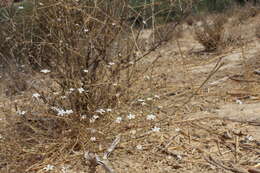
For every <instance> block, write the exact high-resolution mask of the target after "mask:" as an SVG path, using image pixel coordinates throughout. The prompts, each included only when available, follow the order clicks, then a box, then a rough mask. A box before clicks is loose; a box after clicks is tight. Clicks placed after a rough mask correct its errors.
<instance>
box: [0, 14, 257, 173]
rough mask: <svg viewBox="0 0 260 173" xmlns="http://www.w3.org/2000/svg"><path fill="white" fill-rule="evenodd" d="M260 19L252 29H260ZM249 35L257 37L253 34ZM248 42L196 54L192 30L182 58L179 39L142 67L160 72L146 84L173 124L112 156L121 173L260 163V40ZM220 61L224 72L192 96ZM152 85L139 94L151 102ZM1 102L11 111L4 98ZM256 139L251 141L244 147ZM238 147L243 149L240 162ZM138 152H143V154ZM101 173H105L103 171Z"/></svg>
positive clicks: (165, 124) (190, 170)
mask: <svg viewBox="0 0 260 173" xmlns="http://www.w3.org/2000/svg"><path fill="white" fill-rule="evenodd" d="M259 17H260V16H258V18H257V17H256V18H253V19H250V21H249V22H250V23H252V21H253V22H256V21H260V18H259ZM245 25H246V24H245ZM247 27H249V28H248V30H250V32H252V33H253V27H251V28H250V26H247ZM248 37H249V39H251V41H249V42H248V43H246V44H245V47H243V48H242V47H234V48H229V49H227V50H223V52H220V53H217V54H216V53H198V52H201V50H202V49H203V47H202V46H201V45H200V44H199V43H198V42H196V41H195V40H194V38H193V36H192V31H191V30H186V31H184V33H183V36H182V37H181V38H180V39H179V40H178V41H179V44H180V49H181V52H180V49H179V47H178V46H177V44H176V40H174V39H173V40H171V41H170V42H168V43H167V44H166V45H163V46H162V47H161V48H160V49H159V50H157V51H156V52H154V53H153V54H152V55H151V56H150V57H149V58H148V59H146V60H144V61H143V62H142V66H143V67H147V66H150V65H151V63H153V64H154V67H153V72H149V71H148V72H146V73H145V74H144V75H143V76H142V77H144V76H147V75H148V76H152V87H153V88H152V91H153V93H155V94H158V95H159V96H160V99H159V100H157V101H156V103H155V104H154V105H153V108H152V110H153V111H154V110H157V109H155V107H157V106H162V107H163V110H161V111H160V110H159V111H157V112H156V114H157V115H158V116H159V119H164V118H166V117H168V119H167V120H166V121H162V122H158V123H157V125H158V126H160V127H161V131H160V132H159V133H156V134H152V135H148V136H145V137H140V138H138V139H132V141H130V142H129V141H128V142H126V141H123V142H122V143H121V144H119V147H118V148H117V149H116V150H115V151H114V152H113V154H112V155H111V156H110V161H111V164H112V166H113V168H114V169H115V170H116V172H118V173H139V172H140V173H167V172H169V173H170V172H176V173H177V172H187V173H193V172H214V173H215V172H229V171H227V170H224V169H221V168H218V167H217V166H213V165H211V164H209V163H208V162H206V161H205V159H204V156H205V157H206V156H208V155H212V156H213V157H214V158H217V159H219V160H222V161H223V162H224V163H226V164H233V166H234V165H235V166H237V167H238V168H243V169H247V168H249V167H252V166H254V165H256V164H257V163H260V150H259V148H260V125H259V124H260V75H256V74H254V73H253V71H254V70H259V69H260V40H259V39H258V40H257V39H256V38H254V37H252V36H248ZM242 52H243V53H242ZM158 56H160V58H159V59H158V60H157V61H156V62H154V60H155V59H156V57H158ZM221 57H222V61H221V62H223V63H224V65H223V66H222V67H221V68H220V69H219V70H218V71H217V72H216V73H215V74H214V75H213V76H212V77H211V78H210V79H209V80H208V81H207V82H206V83H205V84H204V85H203V87H202V88H201V89H200V90H199V91H198V92H197V93H196V94H194V92H195V91H196V89H197V88H198V87H199V86H200V85H201V84H202V83H203V81H205V80H206V78H207V77H208V76H209V74H210V72H211V71H212V69H213V68H214V66H215V64H216V63H217V61H218V60H219V58H221ZM232 77H233V78H232ZM150 85H151V84H150V83H149V82H148V81H145V80H142V79H141V80H140V82H138V84H137V90H138V89H140V90H141V91H142V95H143V96H147V95H149V94H150V93H151V88H149V86H150ZM140 90H138V91H140ZM192 94H194V96H193V97H192V98H191V99H189V98H190V96H191V95H192ZM187 100H189V102H187V104H185V105H184V104H183V103H185V102H186V101H187ZM1 102H2V106H5V103H4V102H7V101H5V98H4V96H2V99H1ZM180 106H183V107H181V108H180ZM145 109H146V108H145ZM147 109H148V108H147ZM203 118H204V119H203ZM222 118H228V119H229V120H223V119H222ZM247 121H248V123H246V122H247ZM249 122H254V123H255V124H250V123H249ZM141 123H145V122H141ZM257 123H258V125H257ZM139 125H140V126H145V124H139ZM176 129H179V130H180V131H179V130H176ZM131 130H133V129H131V128H130V129H128V130H127V131H125V132H124V133H128V132H129V133H130V131H131ZM137 136H138V135H137ZM250 136H252V141H246V139H247V138H248V137H250ZM173 137H174V138H173ZM236 140H237V141H238V143H239V145H238V146H237V147H238V149H237V151H236V153H235V154H234V150H235V146H236V144H237V141H236ZM243 141H244V142H243ZM137 144H140V145H142V146H143V149H142V150H137V149H136V145H137ZM166 145H167V147H166ZM257 147H258V148H257ZM160 148H163V149H165V150H167V151H162V150H160ZM86 169H87V168H85V169H82V168H81V170H75V169H74V168H73V165H71V171H68V172H87V171H86ZM56 171H57V172H61V170H58V169H57V170H56ZM97 172H100V173H101V172H104V170H103V169H101V168H99V169H98V171H97Z"/></svg>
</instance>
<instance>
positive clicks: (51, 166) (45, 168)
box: [43, 165, 54, 171]
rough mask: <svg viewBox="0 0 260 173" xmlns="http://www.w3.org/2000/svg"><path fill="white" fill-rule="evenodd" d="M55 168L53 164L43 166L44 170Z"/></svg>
mask: <svg viewBox="0 0 260 173" xmlns="http://www.w3.org/2000/svg"><path fill="white" fill-rule="evenodd" d="M53 169H54V166H53V165H47V166H45V167H44V168H43V170H45V171H52V170H53Z"/></svg>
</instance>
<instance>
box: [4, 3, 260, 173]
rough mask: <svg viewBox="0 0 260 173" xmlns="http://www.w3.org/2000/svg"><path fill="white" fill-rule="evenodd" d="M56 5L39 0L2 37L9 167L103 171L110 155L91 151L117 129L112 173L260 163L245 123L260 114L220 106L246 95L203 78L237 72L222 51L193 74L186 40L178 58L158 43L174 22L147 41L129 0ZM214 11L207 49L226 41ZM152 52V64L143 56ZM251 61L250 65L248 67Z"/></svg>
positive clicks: (102, 147) (254, 91)
mask: <svg viewBox="0 0 260 173" xmlns="http://www.w3.org/2000/svg"><path fill="white" fill-rule="evenodd" d="M59 2H62V3H57V1H54V0H48V2H47V1H42V3H43V5H39V6H37V8H36V9H34V13H32V15H29V16H28V15H26V16H24V18H23V19H22V20H21V19H19V20H18V21H23V22H20V23H19V22H17V21H16V20H17V19H16V20H15V19H14V20H10V21H6V22H5V23H4V24H7V25H5V27H3V25H1V26H2V28H1V29H3V30H2V31H3V32H2V33H1V34H2V35H1V34H0V37H1V39H2V41H4V42H5V43H6V45H5V46H6V47H4V46H2V47H1V46H0V53H1V54H0V58H1V59H0V60H1V64H4V65H5V66H6V69H4V70H5V72H4V73H3V74H4V77H5V80H6V83H7V84H8V89H9V90H7V91H8V92H9V93H8V94H7V95H8V99H6V100H3V101H2V102H3V103H2V105H1V109H0V110H1V113H2V114H4V115H5V117H4V118H3V119H4V120H3V121H0V123H1V124H0V126H1V127H4V128H0V134H1V135H0V170H1V171H2V172H7V173H9V172H10V173H11V172H32V173H33V172H38V173H40V172H48V169H49V172H57V173H58V172H91V171H92V172H94V171H96V172H103V171H104V170H102V167H100V168H99V167H97V165H98V164H100V165H101V166H102V162H101V161H103V160H106V159H104V158H101V161H100V162H97V163H96V162H94V161H91V159H92V160H93V158H96V156H93V155H89V157H90V156H91V157H90V159H89V162H90V163H92V165H88V164H89V163H86V161H87V160H86V159H85V157H86V155H85V153H86V152H88V151H89V152H91V153H92V152H93V153H96V154H97V155H99V156H100V155H101V154H102V155H103V153H104V152H106V151H107V149H108V148H109V146H110V145H111V143H112V142H113V141H114V140H115V138H116V136H118V135H119V134H120V136H121V141H120V142H119V143H118V144H117V147H116V149H115V150H114V151H113V153H112V154H111V156H110V157H109V160H110V161H111V162H112V163H113V164H112V165H110V164H108V166H109V167H110V166H111V168H115V170H116V172H172V171H173V170H174V171H175V172H199V171H200V172H223V171H224V170H229V171H230V170H231V171H233V172H239V171H240V172H243V171H244V172H245V171H246V170H247V169H248V167H251V166H255V165H256V163H257V161H256V160H257V159H259V158H258V153H259V150H258V146H259V141H257V140H255V139H254V138H251V137H250V135H249V132H248V131H249V130H250V128H251V127H255V128H256V127H257V126H258V124H257V122H256V121H240V120H236V119H230V118H220V117H218V116H216V114H214V111H217V110H218V109H219V108H218V105H219V104H220V103H224V104H228V101H231V102H233V100H234V99H243V98H236V97H234V96H233V95H228V94H226V91H225V89H226V88H225V87H226V85H228V86H230V87H233V85H234V84H233V82H234V81H233V79H230V80H229V81H228V82H227V83H225V84H224V85H222V83H221V82H220V83H219V84H214V85H207V84H208V83H209V82H212V81H211V80H217V78H218V77H219V76H218V75H220V76H221V75H226V74H229V73H227V72H226V71H224V72H223V70H222V67H224V64H222V63H221V62H222V56H220V57H214V58H212V59H211V60H209V62H206V63H211V64H213V66H210V68H206V67H203V66H202V68H204V69H206V70H207V73H195V72H194V73H193V72H192V69H193V66H194V64H196V63H197V62H195V60H194V59H193V58H194V57H191V56H190V55H189V56H188V54H187V53H186V52H185V50H182V44H183V43H182V42H179V45H178V46H176V47H178V49H177V52H179V53H176V54H175V56H174V57H170V55H169V54H168V53H169V52H167V51H166V50H165V49H163V47H162V48H161V49H160V47H159V46H160V45H162V43H163V41H168V40H170V39H171V38H172V36H173V37H174V38H175V37H179V36H180V32H178V30H177V32H176V33H174V34H172V33H170V32H171V31H174V29H175V25H168V26H167V27H165V28H163V27H158V30H155V31H153V32H154V33H156V42H155V44H154V45H151V47H150V48H148V49H147V50H142V48H141V46H142V45H140V43H142V41H140V38H139V37H140V34H141V32H140V30H137V29H133V28H132V27H131V26H129V25H128V24H127V22H125V21H124V19H125V18H127V13H126V11H127V10H130V9H128V8H127V6H126V4H124V1H119V0H114V1H110V2H109V3H108V2H106V1H102V2H101V3H99V4H92V3H89V4H81V3H76V2H71V1H59ZM47 7H48V8H47ZM115 7H117V8H115ZM119 7H121V8H119ZM121 9H125V10H121ZM29 19H30V20H29ZM217 19H218V20H214V22H213V25H211V24H209V23H205V26H203V27H204V29H205V31H203V32H204V34H205V33H207V34H208V35H207V36H206V37H207V38H201V39H202V40H201V43H204V44H205V45H206V46H207V45H208V49H207V50H208V51H212V50H216V49H219V48H220V47H221V46H223V43H221V34H222V33H223V27H224V24H225V22H226V21H223V19H222V18H221V17H220V18H218V17H217ZM25 21H26V22H25ZM13 28H15V29H13ZM166 31H167V32H166ZM213 31H217V33H215V34H214V32H213ZM161 32H164V33H161ZM5 35H11V36H14V37H11V38H10V40H9V39H6V38H5V37H4V36H5ZM199 35H200V36H201V37H202V36H203V34H202V33H200V34H199ZM197 39H200V38H197ZM211 39H212V40H213V41H212V40H211ZM210 41H211V42H213V43H209V42H210ZM188 42H191V40H188ZM225 45H226V44H225ZM206 48H207V47H206ZM156 49H160V50H159V51H158V52H160V53H158V52H157V51H155V50H156ZM170 49H171V50H170V51H176V50H172V49H174V47H170ZM10 50H12V51H10ZM157 53H158V55H157ZM148 55H150V57H149V58H151V59H152V58H153V60H152V61H150V59H149V60H148V59H147V60H146V59H144V58H145V57H146V56H148ZM243 56H244V57H245V59H244V60H245V62H246V61H247V60H246V54H245V53H244V54H243ZM7 57H8V58H10V61H7V60H6V59H7ZM18 57H19V58H18ZM162 57H163V58H168V59H167V60H166V61H165V59H163V58H162ZM179 58H180V59H182V61H181V63H180V61H178V59H179ZM200 58H201V57H200ZM201 59H202V58H201ZM205 59H206V58H204V60H205ZM215 60H216V61H215ZM256 61H257V60H256ZM8 62H11V63H8ZM188 62H189V63H188ZM212 62H213V63H212ZM252 63H254V62H252ZM21 65H22V66H21ZM23 65H24V66H23ZM183 66H186V67H189V68H187V69H185V70H186V71H185V75H187V76H188V77H190V78H188V77H187V76H184V77H183V74H180V71H178V69H181V68H183ZM243 68H250V69H247V71H250V70H251V71H252V69H251V67H250V66H249V65H247V66H243ZM254 68H255V67H254ZM44 69H45V70H46V69H47V70H50V72H47V71H46V72H47V73H43V72H44V71H43V72H41V70H44ZM239 70H241V69H237V70H234V71H232V74H236V73H238V72H239ZM182 71H183V69H182ZM26 73H27V74H28V75H26ZM165 73H167V74H165ZM162 75H163V76H164V77H165V78H166V79H165V81H163V80H164V79H162V77H161V76H162ZM170 76H173V77H171V78H170V79H167V78H168V77H170ZM244 77H246V76H244ZM27 78H28V79H29V80H27ZM190 79H196V80H195V81H191V80H190ZM243 80H246V79H243ZM250 80H254V82H253V83H252V85H250V86H251V87H250V90H248V93H249V95H250V96H251V95H252V96H254V99H255V100H256V101H257V100H259V94H258V93H259V91H260V90H259V89H260V88H259V85H257V84H258V83H257V82H256V81H257V80H258V78H257V76H252V79H250ZM163 82H164V84H162V83H163ZM213 82H214V81H213ZM21 84H24V85H25V86H24V88H23V87H22V86H23V85H21ZM32 86H33V87H32ZM236 86H237V87H241V88H242V89H244V88H245V86H246V85H245V84H243V82H241V83H239V84H237V83H236ZM12 87H13V88H12ZM21 91H24V93H23V94H21ZM165 91H166V92H165ZM36 93H37V94H39V95H37V94H36ZM229 93H230V92H229ZM32 96H33V97H32ZM4 97H5V98H6V97H7V96H4ZM242 101H244V100H242ZM245 101H246V98H245ZM162 106H163V107H162ZM242 106H243V105H242ZM216 107H217V108H216ZM70 110H72V111H70ZM23 111H25V112H23ZM209 112H210V113H209ZM195 113H198V114H199V117H198V116H194V114H195ZM203 113H209V114H207V115H206V116H205V115H203ZM0 118H1V117H0ZM108 155H109V154H108ZM84 156H85V157H84ZM97 161H99V160H97ZM212 165H213V166H212ZM67 166H68V167H67ZM103 166H104V165H103ZM91 169H92V170H91ZM69 170H70V171H69Z"/></svg>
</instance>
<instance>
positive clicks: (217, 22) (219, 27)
mask: <svg viewBox="0 0 260 173" xmlns="http://www.w3.org/2000/svg"><path fill="white" fill-rule="evenodd" d="M195 39H196V40H197V41H198V42H199V43H201V44H202V45H203V46H204V47H205V51H217V50H220V49H223V48H225V47H229V46H236V45H240V44H242V41H243V38H242V34H241V31H240V28H239V27H235V28H234V26H232V23H229V22H228V20H227V17H226V16H225V15H216V16H213V17H212V18H210V20H207V19H205V18H204V19H201V25H199V26H195Z"/></svg>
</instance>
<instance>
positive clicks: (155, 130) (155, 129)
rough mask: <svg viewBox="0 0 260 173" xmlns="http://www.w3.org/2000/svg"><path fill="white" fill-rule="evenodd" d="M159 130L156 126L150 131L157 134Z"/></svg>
mask: <svg viewBox="0 0 260 173" xmlns="http://www.w3.org/2000/svg"><path fill="white" fill-rule="evenodd" d="M160 129H161V128H160V127H156V126H155V127H154V128H152V131H153V132H159V131H160Z"/></svg>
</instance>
